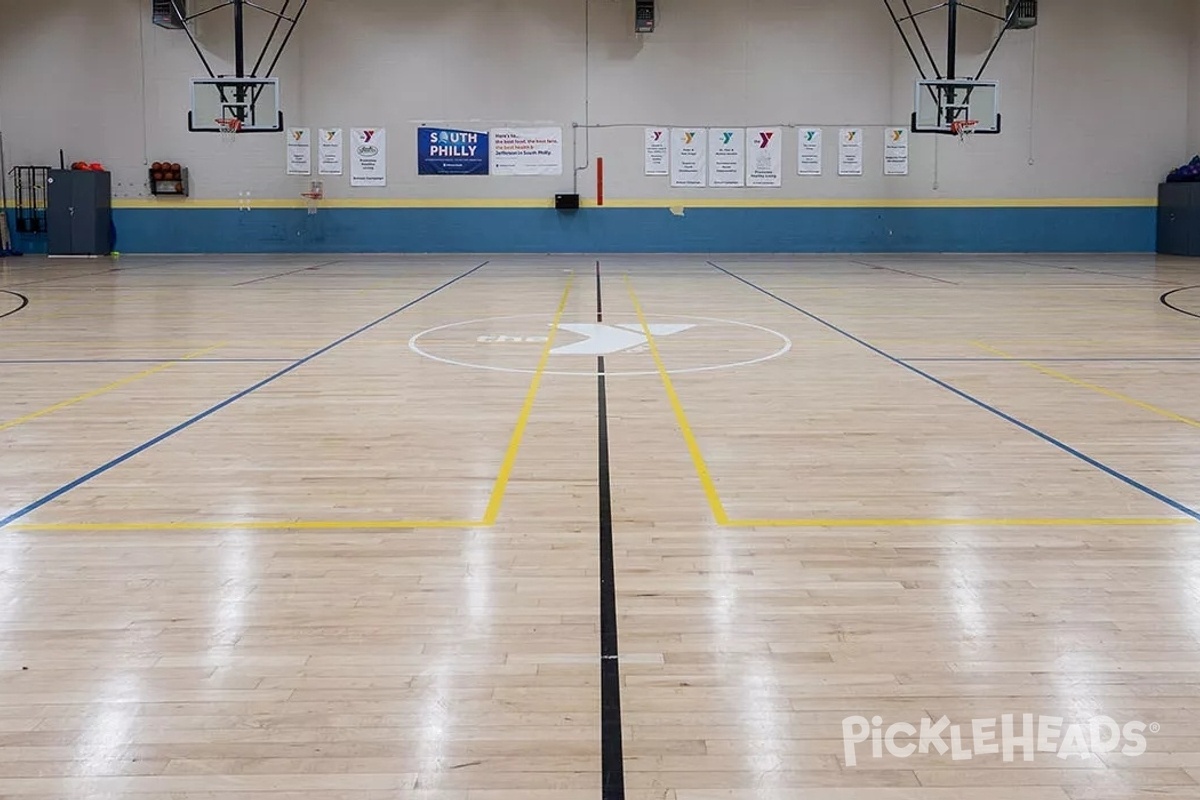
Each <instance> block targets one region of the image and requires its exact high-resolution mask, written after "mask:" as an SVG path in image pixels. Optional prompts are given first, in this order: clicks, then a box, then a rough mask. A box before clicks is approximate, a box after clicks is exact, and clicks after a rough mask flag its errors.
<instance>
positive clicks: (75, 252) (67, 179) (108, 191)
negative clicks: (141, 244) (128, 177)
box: [46, 170, 112, 256]
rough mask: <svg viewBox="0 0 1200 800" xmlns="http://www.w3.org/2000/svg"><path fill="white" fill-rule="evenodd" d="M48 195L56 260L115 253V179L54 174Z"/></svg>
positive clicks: (77, 173) (50, 245)
mask: <svg viewBox="0 0 1200 800" xmlns="http://www.w3.org/2000/svg"><path fill="white" fill-rule="evenodd" d="M48 183H49V186H48V189H47V193H46V226H47V239H48V251H49V253H50V255H52V256H103V255H108V253H109V252H110V251H111V250H112V234H111V230H112V175H111V174H110V173H108V172H91V171H88V170H51V172H50V178H49V181H48Z"/></svg>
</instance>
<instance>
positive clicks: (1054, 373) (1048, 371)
mask: <svg viewBox="0 0 1200 800" xmlns="http://www.w3.org/2000/svg"><path fill="white" fill-rule="evenodd" d="M971 344H973V345H975V346H976V347H978V348H979V349H980V350H983V351H984V352H987V353H991V354H992V355H996V356H1000V357H1001V358H1005V359H1008V360H1009V361H1013V362H1015V363H1018V364H1023V365H1024V366H1026V367H1029V368H1030V369H1034V370H1037V371H1038V372H1040V373H1042V374H1043V375H1048V376H1049V377H1051V378H1057V379H1058V380H1060V381H1066V382H1067V383H1069V384H1072V385H1074V386H1078V387H1080V388H1083V389H1088V390H1090V391H1093V392H1096V393H1097V394H1102V395H1104V396H1105V397H1111V398H1113V399H1114V400H1120V401H1121V402H1122V403H1128V404H1129V405H1131V406H1135V407H1137V408H1140V409H1142V410H1144V411H1149V412H1151V413H1153V414H1157V415H1159V416H1160V417H1166V418H1167V419H1172V420H1175V421H1176V422H1182V423H1183V424H1184V425H1191V426H1192V427H1193V428H1200V421H1197V420H1194V419H1192V418H1191V417H1185V416H1184V415H1182V414H1176V413H1175V412H1174V411H1170V410H1168V409H1165V408H1161V407H1159V406H1156V405H1153V404H1152V403H1147V402H1144V401H1142V400H1138V399H1137V398H1136V397H1130V396H1129V395H1127V394H1121V393H1120V392H1117V391H1114V390H1112V389H1109V388H1106V387H1104V386H1101V385H1099V384H1097V383H1091V382H1089V381H1083V380H1080V379H1079V378H1073V377H1071V376H1070V375H1068V374H1067V373H1065V372H1060V371H1059V370H1056V369H1052V368H1050V367H1047V366H1043V365H1042V364H1038V363H1037V362H1035V361H1026V360H1024V359H1019V358H1013V357H1012V356H1011V355H1009V354H1008V353H1006V352H1004V351H1003V350H999V349H997V348H995V347H992V346H991V345H988V344H985V343H983V342H971Z"/></svg>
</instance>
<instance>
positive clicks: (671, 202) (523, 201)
mask: <svg viewBox="0 0 1200 800" xmlns="http://www.w3.org/2000/svg"><path fill="white" fill-rule="evenodd" d="M306 205H307V201H305V200H304V199H302V198H299V197H297V198H296V199H294V200H292V199H265V198H264V199H255V200H252V201H250V207H251V208H252V209H270V208H305V207H306ZM1157 205H1158V201H1157V199H1155V198H1153V197H1048V198H1043V197H1039V198H1032V197H1010V198H1005V197H997V198H963V199H950V198H903V199H901V198H875V199H851V198H845V199H843V198H819V199H817V198H764V199H752V198H705V197H695V198H671V199H664V198H626V199H616V200H606V201H605V204H604V208H663V209H667V208H681V207H682V208H1154V207H1156V206H1157ZM241 206H242V203H241V202H239V201H237V200H200V199H190V198H189V199H182V200H180V199H157V200H156V199H151V198H124V199H118V200H113V207H114V208H127V209H147V208H173V209H181V210H184V209H213V208H219V209H237V208H240V207H241ZM553 206H554V201H553V200H552V199H550V198H544V199H543V198H530V197H526V198H427V199H414V198H371V199H363V198H333V199H329V200H322V201H321V203H320V207H321V208H447V209H450V208H553ZM583 206H584V207H585V208H596V202H595V200H583Z"/></svg>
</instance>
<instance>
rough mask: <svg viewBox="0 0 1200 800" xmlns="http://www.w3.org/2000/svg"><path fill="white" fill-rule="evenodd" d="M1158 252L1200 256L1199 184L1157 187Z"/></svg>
mask: <svg viewBox="0 0 1200 800" xmlns="http://www.w3.org/2000/svg"><path fill="white" fill-rule="evenodd" d="M1158 252H1160V253H1162V254H1163V255H1169V256H1200V183H1162V184H1159V187H1158Z"/></svg>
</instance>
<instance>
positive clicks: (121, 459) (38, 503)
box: [0, 261, 489, 528]
mask: <svg viewBox="0 0 1200 800" xmlns="http://www.w3.org/2000/svg"><path fill="white" fill-rule="evenodd" d="M488 263H489V262H487V261H484V262H483V263H482V264H479V265H478V266H475V267H472V268H471V269H469V270H467V271H466V272H464V273H463V274H461V275H459V276H458V277H456V278H452V279H451V280H448V281H446V282H445V283H443V284H442V285H441V286H438V287H437V288H436V289H430V290H429V291H428V292H426V293H425V294H423V295H421V296H420V297H418V298H416V299H415V300H410V301H409V302H407V303H405V304H404V305H402V306H400V307H399V308H397V309H395V310H393V311H389V312H388V313H387V314H384V315H383V316H382V317H380V318H379V319H377V320H375V321H374V322H368V323H367V324H366V325H363V326H362V327H361V328H359V329H358V330H356V331H354V332H352V333H348V334H346V335H345V336H343V337H342V338H340V339H338V340H337V341H335V342H333V343H332V344H327V345H325V346H324V347H322V348H321V349H320V350H317V351H315V352H313V353H310V354H308V355H307V356H305V357H304V358H301V359H300V360H298V361H295V362H293V363H291V364H289V365H288V366H286V367H284V368H283V369H281V370H279V371H278V372H276V373H274V374H273V375H270V376H268V377H266V378H263V379H262V380H261V381H259V382H258V383H256V384H254V385H253V386H250V387H249V388H246V389H243V390H242V391H240V392H238V393H237V394H235V395H233V396H232V397H228V398H226V399H225V400H222V401H221V402H219V403H217V404H216V405H215V406H211V407H210V408H208V409H206V410H204V411H201V412H200V413H199V414H197V415H196V416H194V417H191V418H190V419H187V420H184V421H183V422H181V423H179V424H178V425H176V426H175V427H174V428H171V429H170V430H167V431H164V432H163V433H160V434H159V435H158V436H155V437H154V438H153V439H150V440H148V441H145V442H143V443H142V444H139V445H138V446H137V447H135V448H133V449H132V450H129V451H127V452H125V453H123V454H121V455H119V456H117V457H116V458H114V459H112V460H111V461H108V462H106V463H104V464H102V465H100V466H99V467H96V468H95V469H94V470H92V471H91V472H89V473H87V474H86V475H81V476H79V477H78V478H76V479H75V480H73V481H71V482H70V483H67V484H64V485H62V486H60V487H58V488H57V489H55V490H54V491H52V492H50V493H49V494H46V495H43V496H42V497H39V498H38V499H37V500H34V501H33V502H32V503H30V504H29V505H27V506H25V507H24V508H22V509H19V510H17V511H14V512H13V513H11V514H9V515H8V516H7V517H5V518H4V519H0V528H4V527H5V526H7V525H10V524H12V523H13V522H16V521H17V520H19V519H21V518H22V517H24V516H26V515H28V514H31V513H33V512H34V511H37V510H38V509H39V508H41V507H42V506H44V505H46V504H47V503H50V502H53V501H54V500H57V499H58V498H59V497H62V496H63V495H64V494H66V493H67V492H69V491H71V490H72V489H75V488H76V487H78V486H82V485H83V484H85V483H87V482H88V481H90V480H91V479H92V478H95V477H96V476H98V475H103V474H104V473H105V472H108V471H109V470H110V469H112V468H113V467H116V466H119V465H120V464H123V463H125V462H126V461H128V460H129V459H131V458H133V457H134V456H136V455H138V454H139V453H142V452H144V451H146V450H149V449H150V448H151V447H153V446H154V445H156V444H158V443H159V442H161V441H163V440H164V439H169V438H170V437H172V436H174V435H175V434H177V433H179V432H180V431H182V430H185V429H186V428H190V427H191V426H192V425H195V424H196V423H197V422H200V421H201V420H203V419H205V418H207V417H211V416H212V415H213V414H215V413H217V412H218V411H220V410H221V409H223V408H225V407H226V406H228V405H232V404H233V403H236V402H237V401H238V400H241V399H242V398H243V397H245V396H247V395H249V394H252V393H254V392H257V391H258V390H259V389H261V388H263V387H264V386H266V385H267V384H269V383H273V382H275V381H277V380H279V379H280V378H282V377H283V376H284V375H287V374H288V373H289V372H293V371H295V370H297V369H299V368H300V367H302V366H304V365H305V364H307V363H308V362H310V361H312V360H313V359H315V358H317V357H319V356H323V355H324V354H326V353H328V352H329V351H330V350H332V349H333V348H335V347H337V346H338V345H340V344H344V343H345V342H348V341H350V340H351V339H353V338H354V337H356V336H359V335H361V334H363V333H366V332H367V331H369V330H371V329H372V328H374V327H376V326H377V325H381V324H383V323H384V322H387V321H388V320H389V319H391V318H392V317H394V316H396V315H397V314H399V313H401V312H403V311H407V310H408V309H410V308H412V307H413V306H415V305H416V304H417V303H419V302H421V301H422V300H425V299H427V298H429V297H432V296H433V295H435V294H437V293H438V292H440V291H442V290H443V289H445V288H447V287H450V286H453V285H454V284H456V283H458V282H459V281H461V280H462V279H463V278H466V277H468V276H470V275H473V274H474V273H476V272H478V271H479V270H481V269H483V268H484V267H486V266H487V265H488Z"/></svg>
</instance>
